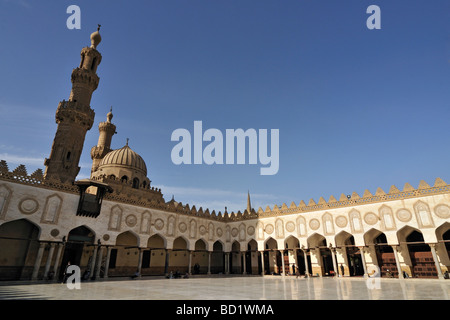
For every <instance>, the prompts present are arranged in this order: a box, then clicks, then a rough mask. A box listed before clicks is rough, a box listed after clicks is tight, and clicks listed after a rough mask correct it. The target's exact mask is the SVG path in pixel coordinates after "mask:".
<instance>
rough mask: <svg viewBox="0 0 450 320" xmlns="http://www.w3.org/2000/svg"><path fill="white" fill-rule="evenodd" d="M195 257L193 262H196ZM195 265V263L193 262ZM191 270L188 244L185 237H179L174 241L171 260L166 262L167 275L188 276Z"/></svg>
mask: <svg viewBox="0 0 450 320" xmlns="http://www.w3.org/2000/svg"><path fill="white" fill-rule="evenodd" d="M194 258H195V257H193V258H192V259H193V261H194ZM193 263H194V262H193ZM188 268H189V253H188V242H187V241H186V240H185V239H184V238H183V237H178V238H176V239H175V240H174V241H173V247H172V252H171V253H170V257H169V260H168V261H166V270H165V273H169V272H171V271H172V272H173V274H177V273H178V274H180V275H181V274H186V273H187V272H188Z"/></svg>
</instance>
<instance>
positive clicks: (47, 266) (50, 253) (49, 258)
mask: <svg viewBox="0 0 450 320" xmlns="http://www.w3.org/2000/svg"><path fill="white" fill-rule="evenodd" d="M55 245H56V243H54V242H52V243H50V250H49V251H48V256H47V262H46V263H45V269H44V280H46V279H47V276H48V272H49V270H50V266H51V264H52V259H53V252H55Z"/></svg>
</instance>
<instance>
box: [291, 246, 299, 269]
mask: <svg viewBox="0 0 450 320" xmlns="http://www.w3.org/2000/svg"><path fill="white" fill-rule="evenodd" d="M297 254H298V249H297V248H295V249H294V260H295V268H297V269H294V270H292V272H293V273H294V274H295V275H298V274H300V269H299V265H298V256H297ZM297 272H298V273H297Z"/></svg>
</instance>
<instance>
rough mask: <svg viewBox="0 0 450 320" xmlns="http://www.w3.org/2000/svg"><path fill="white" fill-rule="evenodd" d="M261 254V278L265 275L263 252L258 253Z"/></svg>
mask: <svg viewBox="0 0 450 320" xmlns="http://www.w3.org/2000/svg"><path fill="white" fill-rule="evenodd" d="M260 253H261V272H262V276H263V277H264V275H265V274H266V271H265V270H264V251H260Z"/></svg>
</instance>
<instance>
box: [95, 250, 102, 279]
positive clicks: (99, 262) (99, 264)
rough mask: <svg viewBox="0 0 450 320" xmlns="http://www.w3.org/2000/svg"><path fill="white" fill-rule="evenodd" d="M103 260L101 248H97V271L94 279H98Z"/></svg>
mask: <svg viewBox="0 0 450 320" xmlns="http://www.w3.org/2000/svg"><path fill="white" fill-rule="evenodd" d="M102 260H103V246H99V250H98V259H97V270H96V271H95V279H99V278H100V269H101V268H102Z"/></svg>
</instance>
